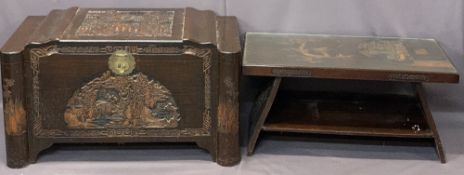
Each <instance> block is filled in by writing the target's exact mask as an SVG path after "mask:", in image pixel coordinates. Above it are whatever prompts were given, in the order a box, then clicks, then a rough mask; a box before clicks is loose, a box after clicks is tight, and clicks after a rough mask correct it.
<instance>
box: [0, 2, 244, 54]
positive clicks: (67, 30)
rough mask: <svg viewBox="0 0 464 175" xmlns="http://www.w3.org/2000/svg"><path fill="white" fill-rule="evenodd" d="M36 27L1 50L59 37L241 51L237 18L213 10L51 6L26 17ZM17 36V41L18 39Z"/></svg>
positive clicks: (85, 41)
mask: <svg viewBox="0 0 464 175" xmlns="http://www.w3.org/2000/svg"><path fill="white" fill-rule="evenodd" d="M27 21H33V22H35V23H36V25H35V26H32V25H31V26H29V25H22V26H21V27H20V28H19V29H18V30H27V31H31V32H29V33H26V34H22V35H14V36H13V37H12V38H11V39H10V40H11V41H8V42H7V43H6V44H5V46H4V47H3V48H2V52H3V53H13V52H19V51H21V50H22V49H23V48H24V46H25V45H27V44H29V43H33V44H41V43H47V42H49V41H59V42H82V43H88V42H125V43H127V42H134V43H182V42H185V41H190V42H194V43H198V44H210V45H214V46H216V47H217V49H218V51H220V52H223V53H238V52H240V42H239V40H238V38H239V37H238V25H237V22H236V20H235V17H232V16H216V14H215V13H214V12H213V11H209V10H205V11H201V10H196V9H193V8H184V9H181V8H174V9H172V8H171V9H170V8H158V9H156V8H153V9H132V8H126V9H124V8H78V7H73V8H69V9H65V10H52V11H51V12H50V13H49V14H48V15H47V16H43V17H42V16H40V17H37V18H30V17H29V18H27V20H26V22H27ZM18 41H21V42H18Z"/></svg>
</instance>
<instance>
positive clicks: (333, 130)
mask: <svg viewBox="0 0 464 175" xmlns="http://www.w3.org/2000/svg"><path fill="white" fill-rule="evenodd" d="M262 129H263V130H264V131H271V132H294V133H310V134H331V135H347V136H376V137H401V138H433V133H432V131H431V130H429V129H427V130H421V131H418V132H417V131H412V130H410V129H409V130H408V129H394V128H372V127H347V126H321V125H316V124H312V125H311V124H298V123H267V124H264V126H263V128H262Z"/></svg>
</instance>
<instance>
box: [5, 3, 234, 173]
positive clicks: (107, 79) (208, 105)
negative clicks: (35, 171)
mask: <svg viewBox="0 0 464 175" xmlns="http://www.w3.org/2000/svg"><path fill="white" fill-rule="evenodd" d="M239 56H240V43H239V36H238V26H237V21H236V19H235V18H234V17H223V16H216V15H215V14H214V13H213V12H211V11H198V10H195V9H191V8H186V9H84V8H70V9H67V10H54V11H52V12H50V14H49V15H48V16H31V17H28V18H26V19H25V21H24V22H23V23H22V25H21V26H20V27H19V28H18V29H17V31H16V32H15V33H14V34H13V36H12V37H11V38H10V39H9V40H8V41H7V43H6V44H5V46H4V47H3V48H2V50H1V63H2V85H3V100H4V101H3V102H4V119H5V130H6V132H5V133H6V144H7V146H6V148H7V159H8V166H10V167H23V166H25V165H27V164H28V163H32V162H35V160H36V158H37V155H38V153H39V152H40V151H42V150H44V149H46V148H48V147H49V146H51V145H52V144H54V143H133V142H137V143H140V142H193V143H196V144H197V145H198V146H199V147H201V148H204V149H206V150H208V151H209V153H210V154H211V155H212V157H213V160H215V161H217V162H218V163H219V164H221V165H233V164H235V163H237V162H238V161H239V160H240V152H239V144H238V77H239V63H240V61H239V60H240V57H239Z"/></svg>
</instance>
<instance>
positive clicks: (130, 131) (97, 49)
mask: <svg viewBox="0 0 464 175" xmlns="http://www.w3.org/2000/svg"><path fill="white" fill-rule="evenodd" d="M119 49H124V50H127V51H129V52H131V53H137V54H188V55H193V56H197V57H199V58H201V59H202V61H203V74H204V89H205V92H204V100H205V106H204V111H203V122H202V127H201V128H183V129H176V128H173V129H135V128H120V129H119V128H118V129H69V130H60V129H45V128H42V117H41V115H40V99H39V97H40V94H39V92H40V85H39V74H40V68H39V65H40V64H39V63H40V59H41V58H42V57H46V56H50V55H53V54H55V53H82V54H86V53H87V54H111V53H112V52H113V51H115V50H119ZM212 56H213V51H212V49H211V48H198V47H195V46H190V45H187V46H183V47H174V46H170V47H167V46H158V45H148V46H145V47H139V46H136V45H132V46H57V45H49V46H43V47H38V48H33V49H31V50H30V61H31V64H30V66H31V70H32V100H33V102H32V105H33V106H32V109H33V113H32V114H33V115H32V117H33V121H32V130H33V133H34V135H35V136H37V137H114V136H117V137H131V136H137V137H180V136H187V137H192V136H210V135H211V123H212V122H211V121H212V120H211V64H212V63H211V58H212Z"/></svg>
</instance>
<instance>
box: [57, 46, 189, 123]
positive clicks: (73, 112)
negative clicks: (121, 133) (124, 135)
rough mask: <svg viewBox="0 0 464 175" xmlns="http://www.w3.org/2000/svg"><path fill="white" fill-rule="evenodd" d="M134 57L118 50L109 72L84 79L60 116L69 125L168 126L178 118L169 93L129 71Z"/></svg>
mask: <svg viewBox="0 0 464 175" xmlns="http://www.w3.org/2000/svg"><path fill="white" fill-rule="evenodd" d="M134 66H135V60H134V57H133V56H132V55H131V54H130V53H127V52H126V51H122V50H118V51H116V52H114V53H113V55H111V57H110V58H109V61H108V67H109V69H110V70H111V71H107V72H105V73H103V75H101V76H100V77H98V78H95V79H93V80H92V81H90V82H88V83H87V84H86V85H84V86H83V87H82V88H80V89H79V90H77V91H76V92H75V93H74V95H73V96H72V97H71V99H69V101H68V104H67V109H66V111H65V114H64V119H65V122H66V124H67V126H68V127H69V128H172V127H177V125H178V121H179V120H180V114H179V112H178V107H177V105H176V102H175V101H174V98H173V97H172V95H171V92H170V91H169V90H168V89H167V88H166V87H165V86H163V85H162V84H161V83H159V82H157V81H156V80H152V79H149V78H148V77H147V76H146V75H144V74H143V73H134V74H131V73H132V71H133V70H134Z"/></svg>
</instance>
